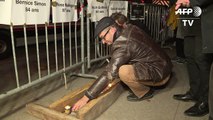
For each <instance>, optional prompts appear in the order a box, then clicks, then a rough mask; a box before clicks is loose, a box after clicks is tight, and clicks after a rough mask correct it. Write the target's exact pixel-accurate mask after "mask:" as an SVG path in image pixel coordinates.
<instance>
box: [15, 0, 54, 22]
mask: <svg viewBox="0 0 213 120" xmlns="http://www.w3.org/2000/svg"><path fill="white" fill-rule="evenodd" d="M12 1H13V2H12V13H11V15H12V16H11V22H12V23H13V24H14V25H23V24H24V23H26V24H44V23H45V22H49V16H50V1H49V0H12Z"/></svg>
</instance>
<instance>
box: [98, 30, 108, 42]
mask: <svg viewBox="0 0 213 120" xmlns="http://www.w3.org/2000/svg"><path fill="white" fill-rule="evenodd" d="M109 30H110V28H109V29H108V30H107V32H106V33H105V35H104V36H102V37H100V39H102V40H105V39H106V38H105V37H106V35H107V34H108V33H109Z"/></svg>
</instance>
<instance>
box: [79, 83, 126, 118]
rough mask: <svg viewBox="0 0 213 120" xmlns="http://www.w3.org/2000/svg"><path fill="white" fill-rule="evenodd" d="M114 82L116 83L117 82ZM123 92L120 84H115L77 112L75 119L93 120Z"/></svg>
mask: <svg viewBox="0 0 213 120" xmlns="http://www.w3.org/2000/svg"><path fill="white" fill-rule="evenodd" d="M115 82H116V83H117V82H118V81H115ZM123 91H124V88H123V86H122V85H121V84H120V83H118V84H115V85H114V86H112V87H111V88H110V89H109V90H107V91H105V92H104V93H103V94H102V95H100V96H99V97H98V98H96V99H94V100H92V101H90V102H89V103H87V104H86V105H85V106H84V107H83V108H81V109H80V110H79V111H77V118H79V119H80V120H94V119H95V118H96V117H98V116H99V115H101V114H102V113H103V112H104V111H105V110H106V109H107V108H108V107H110V106H111V105H112V104H113V103H114V102H115V101H116V100H117V98H118V97H119V96H120V94H121V93H122V92H123Z"/></svg>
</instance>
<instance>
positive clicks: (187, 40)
mask: <svg viewBox="0 0 213 120" xmlns="http://www.w3.org/2000/svg"><path fill="white" fill-rule="evenodd" d="M201 46H202V44H201V36H187V37H184V52H185V56H186V60H187V69H188V73H189V85H190V90H189V91H190V92H191V93H192V95H194V97H195V98H196V99H197V100H198V101H203V102H207V101H208V90H209V75H210V67H211V61H212V56H211V55H210V54H204V53H202V49H201Z"/></svg>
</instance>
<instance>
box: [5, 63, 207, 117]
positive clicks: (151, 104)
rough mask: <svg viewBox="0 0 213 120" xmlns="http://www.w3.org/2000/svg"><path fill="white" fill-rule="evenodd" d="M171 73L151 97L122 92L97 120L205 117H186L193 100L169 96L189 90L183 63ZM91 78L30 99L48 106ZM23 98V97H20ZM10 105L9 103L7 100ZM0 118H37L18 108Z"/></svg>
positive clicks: (100, 69)
mask: <svg viewBox="0 0 213 120" xmlns="http://www.w3.org/2000/svg"><path fill="white" fill-rule="evenodd" d="M173 64H174V68H173V76H172V78H171V79H170V81H169V83H168V84H167V86H166V87H165V88H158V89H156V90H155V93H154V97H153V98H151V99H149V100H144V101H140V102H129V101H127V99H126V96H127V95H128V91H125V92H123V93H122V94H121V95H120V96H119V98H118V99H117V101H115V103H114V104H112V105H111V106H110V107H109V108H108V109H107V110H106V111H105V112H104V113H103V114H101V115H100V116H99V117H98V118H97V119H96V120H208V115H205V116H203V117H189V116H185V115H184V113H183V112H184V111H185V110H186V109H188V108H189V107H191V106H192V105H193V104H194V103H193V102H182V101H177V100H174V99H173V98H172V96H173V95H174V94H176V93H185V92H186V91H187V90H188V89H189V84H188V75H187V71H186V66H185V64H177V63H173ZM103 68H104V67H102V68H97V69H96V70H95V71H94V72H92V73H91V74H93V75H100V74H101V71H103ZM91 80H92V79H86V78H80V77H77V78H75V79H69V84H68V88H67V89H65V87H64V86H61V87H59V88H58V89H57V90H55V91H51V92H49V94H47V95H45V96H43V97H40V98H39V99H37V100H35V101H33V102H35V103H38V104H40V105H44V106H48V105H49V104H51V103H53V102H54V101H56V100H58V99H60V98H61V97H63V96H64V95H66V94H67V93H69V92H71V91H73V90H75V89H77V88H79V87H82V86H83V85H85V84H87V83H88V82H90V81H91ZM22 97H24V96H22ZM8 104H9V103H8ZM2 120H39V119H37V118H35V117H34V116H31V115H29V114H28V113H27V112H26V108H25V107H21V108H19V109H18V110H16V111H15V112H13V113H11V114H9V115H7V116H6V117H4V118H2Z"/></svg>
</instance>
